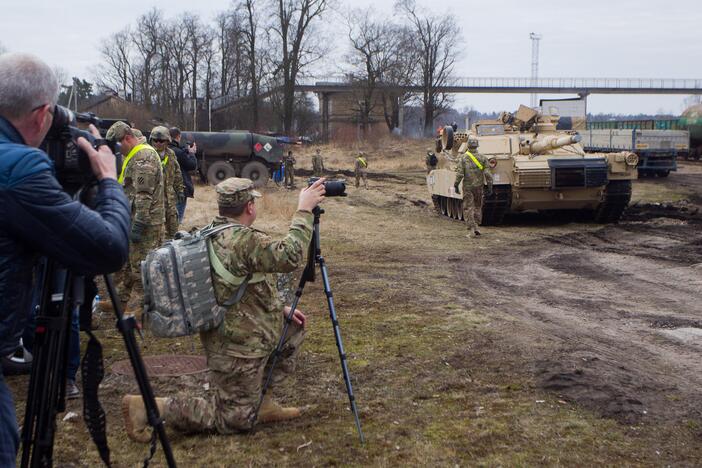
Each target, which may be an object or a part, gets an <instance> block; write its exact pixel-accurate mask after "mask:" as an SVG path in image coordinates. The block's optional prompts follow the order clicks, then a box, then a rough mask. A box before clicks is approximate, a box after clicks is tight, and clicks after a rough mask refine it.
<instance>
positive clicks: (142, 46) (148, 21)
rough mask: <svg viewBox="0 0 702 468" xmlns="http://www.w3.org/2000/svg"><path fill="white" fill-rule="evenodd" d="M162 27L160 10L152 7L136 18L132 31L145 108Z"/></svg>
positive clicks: (149, 98) (162, 21)
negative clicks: (134, 27) (139, 63)
mask: <svg viewBox="0 0 702 468" xmlns="http://www.w3.org/2000/svg"><path fill="white" fill-rule="evenodd" d="M163 27H164V20H163V15H162V14H161V11H160V10H158V9H156V8H153V9H151V10H150V11H149V12H148V13H146V14H143V15H141V16H140V17H139V19H138V20H137V25H136V30H135V31H134V34H133V36H132V37H133V38H134V45H135V46H136V48H137V51H138V52H139V54H140V55H141V57H140V58H141V66H140V70H139V71H140V77H139V78H140V81H141V83H140V85H141V92H142V99H143V102H144V105H145V106H146V108H147V109H150V108H151V100H152V95H151V93H152V89H151V87H152V80H153V78H154V70H155V69H156V66H157V60H158V50H159V46H160V40H159V32H160V31H161V30H162V29H163Z"/></svg>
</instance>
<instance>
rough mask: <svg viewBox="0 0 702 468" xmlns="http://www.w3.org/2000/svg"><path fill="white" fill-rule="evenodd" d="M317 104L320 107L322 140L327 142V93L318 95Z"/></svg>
mask: <svg viewBox="0 0 702 468" xmlns="http://www.w3.org/2000/svg"><path fill="white" fill-rule="evenodd" d="M319 102H320V105H321V107H322V123H321V124H322V128H321V131H322V140H323V141H324V142H325V143H328V142H329V93H319Z"/></svg>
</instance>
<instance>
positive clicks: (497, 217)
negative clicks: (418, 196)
mask: <svg viewBox="0 0 702 468" xmlns="http://www.w3.org/2000/svg"><path fill="white" fill-rule="evenodd" d="M431 200H432V202H433V203H434V209H435V210H436V212H437V213H439V214H441V215H444V216H447V217H449V218H453V219H455V220H459V221H461V220H463V201H462V200H459V199H455V198H448V197H443V196H441V195H432V196H431ZM511 203H512V187H510V186H509V185H505V186H495V187H493V191H492V195H490V196H487V195H485V198H484V200H483V222H482V225H483V226H494V225H497V224H500V223H501V222H502V220H503V219H504V217H505V213H507V212H508V211H509V207H510V205H511Z"/></svg>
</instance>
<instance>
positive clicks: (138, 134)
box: [132, 128, 146, 143]
mask: <svg viewBox="0 0 702 468" xmlns="http://www.w3.org/2000/svg"><path fill="white" fill-rule="evenodd" d="M132 135H134V137H135V138H136V139H137V140H138V141H139V143H145V142H146V137H145V136H144V134H143V133H141V130H139V129H138V128H132Z"/></svg>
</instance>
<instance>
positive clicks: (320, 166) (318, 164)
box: [312, 154, 324, 173]
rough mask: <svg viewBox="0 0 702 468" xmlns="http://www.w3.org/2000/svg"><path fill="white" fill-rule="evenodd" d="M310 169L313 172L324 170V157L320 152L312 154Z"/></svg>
mask: <svg viewBox="0 0 702 468" xmlns="http://www.w3.org/2000/svg"><path fill="white" fill-rule="evenodd" d="M312 171H313V172H315V173H318V172H323V171H324V159H323V158H322V155H321V154H315V155H314V156H312Z"/></svg>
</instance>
